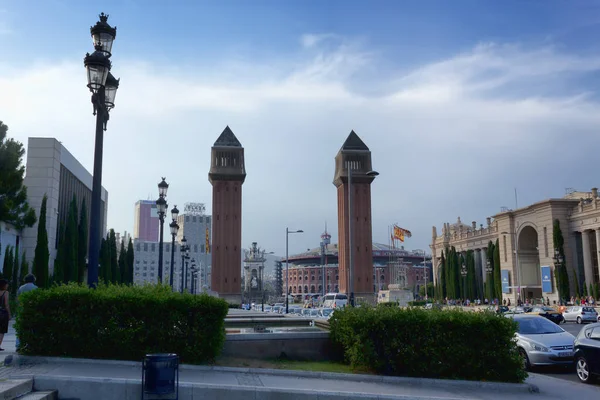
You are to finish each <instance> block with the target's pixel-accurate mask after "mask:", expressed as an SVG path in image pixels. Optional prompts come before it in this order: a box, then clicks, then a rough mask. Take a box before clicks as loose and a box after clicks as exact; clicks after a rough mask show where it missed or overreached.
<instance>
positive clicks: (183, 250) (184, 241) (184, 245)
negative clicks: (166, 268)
mask: <svg viewBox="0 0 600 400" xmlns="http://www.w3.org/2000/svg"><path fill="white" fill-rule="evenodd" d="M179 251H180V253H181V278H180V279H181V293H183V273H184V265H185V255H186V251H187V239H186V238H185V236H184V237H183V238H182V239H181V246H180V247H179Z"/></svg>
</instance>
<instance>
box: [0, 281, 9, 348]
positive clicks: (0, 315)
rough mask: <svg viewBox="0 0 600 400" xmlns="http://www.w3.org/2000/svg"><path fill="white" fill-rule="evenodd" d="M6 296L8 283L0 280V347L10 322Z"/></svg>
mask: <svg viewBox="0 0 600 400" xmlns="http://www.w3.org/2000/svg"><path fill="white" fill-rule="evenodd" d="M8 296H9V294H8V281H7V280H6V279H0V346H2V341H3V340H4V334H6V333H7V332H8V321H9V320H10V305H9V302H8ZM0 351H4V349H3V348H2V347H0Z"/></svg>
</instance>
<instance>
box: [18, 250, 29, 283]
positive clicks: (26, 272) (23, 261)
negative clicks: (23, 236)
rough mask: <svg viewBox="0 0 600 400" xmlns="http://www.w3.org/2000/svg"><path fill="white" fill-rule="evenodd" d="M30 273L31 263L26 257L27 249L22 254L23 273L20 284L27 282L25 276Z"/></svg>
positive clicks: (20, 275)
mask: <svg viewBox="0 0 600 400" xmlns="http://www.w3.org/2000/svg"><path fill="white" fill-rule="evenodd" d="M27 274H29V263H28V262H27V260H26V259H25V251H23V254H22V255H21V273H20V274H19V285H22V284H24V283H25V276H27Z"/></svg>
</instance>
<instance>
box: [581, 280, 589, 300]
mask: <svg viewBox="0 0 600 400" xmlns="http://www.w3.org/2000/svg"><path fill="white" fill-rule="evenodd" d="M582 296H583V297H587V296H588V292H587V285H586V284H585V283H584V284H583V293H582Z"/></svg>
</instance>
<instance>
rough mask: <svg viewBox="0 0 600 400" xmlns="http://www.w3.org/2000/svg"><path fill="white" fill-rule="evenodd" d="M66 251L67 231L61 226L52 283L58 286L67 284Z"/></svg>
mask: <svg viewBox="0 0 600 400" xmlns="http://www.w3.org/2000/svg"><path fill="white" fill-rule="evenodd" d="M65 251H66V249H65V229H64V227H63V225H62V224H61V225H60V228H59V229H58V249H57V251H56V259H55V260H54V274H52V282H53V283H56V284H58V285H60V284H62V283H64V282H65Z"/></svg>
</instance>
